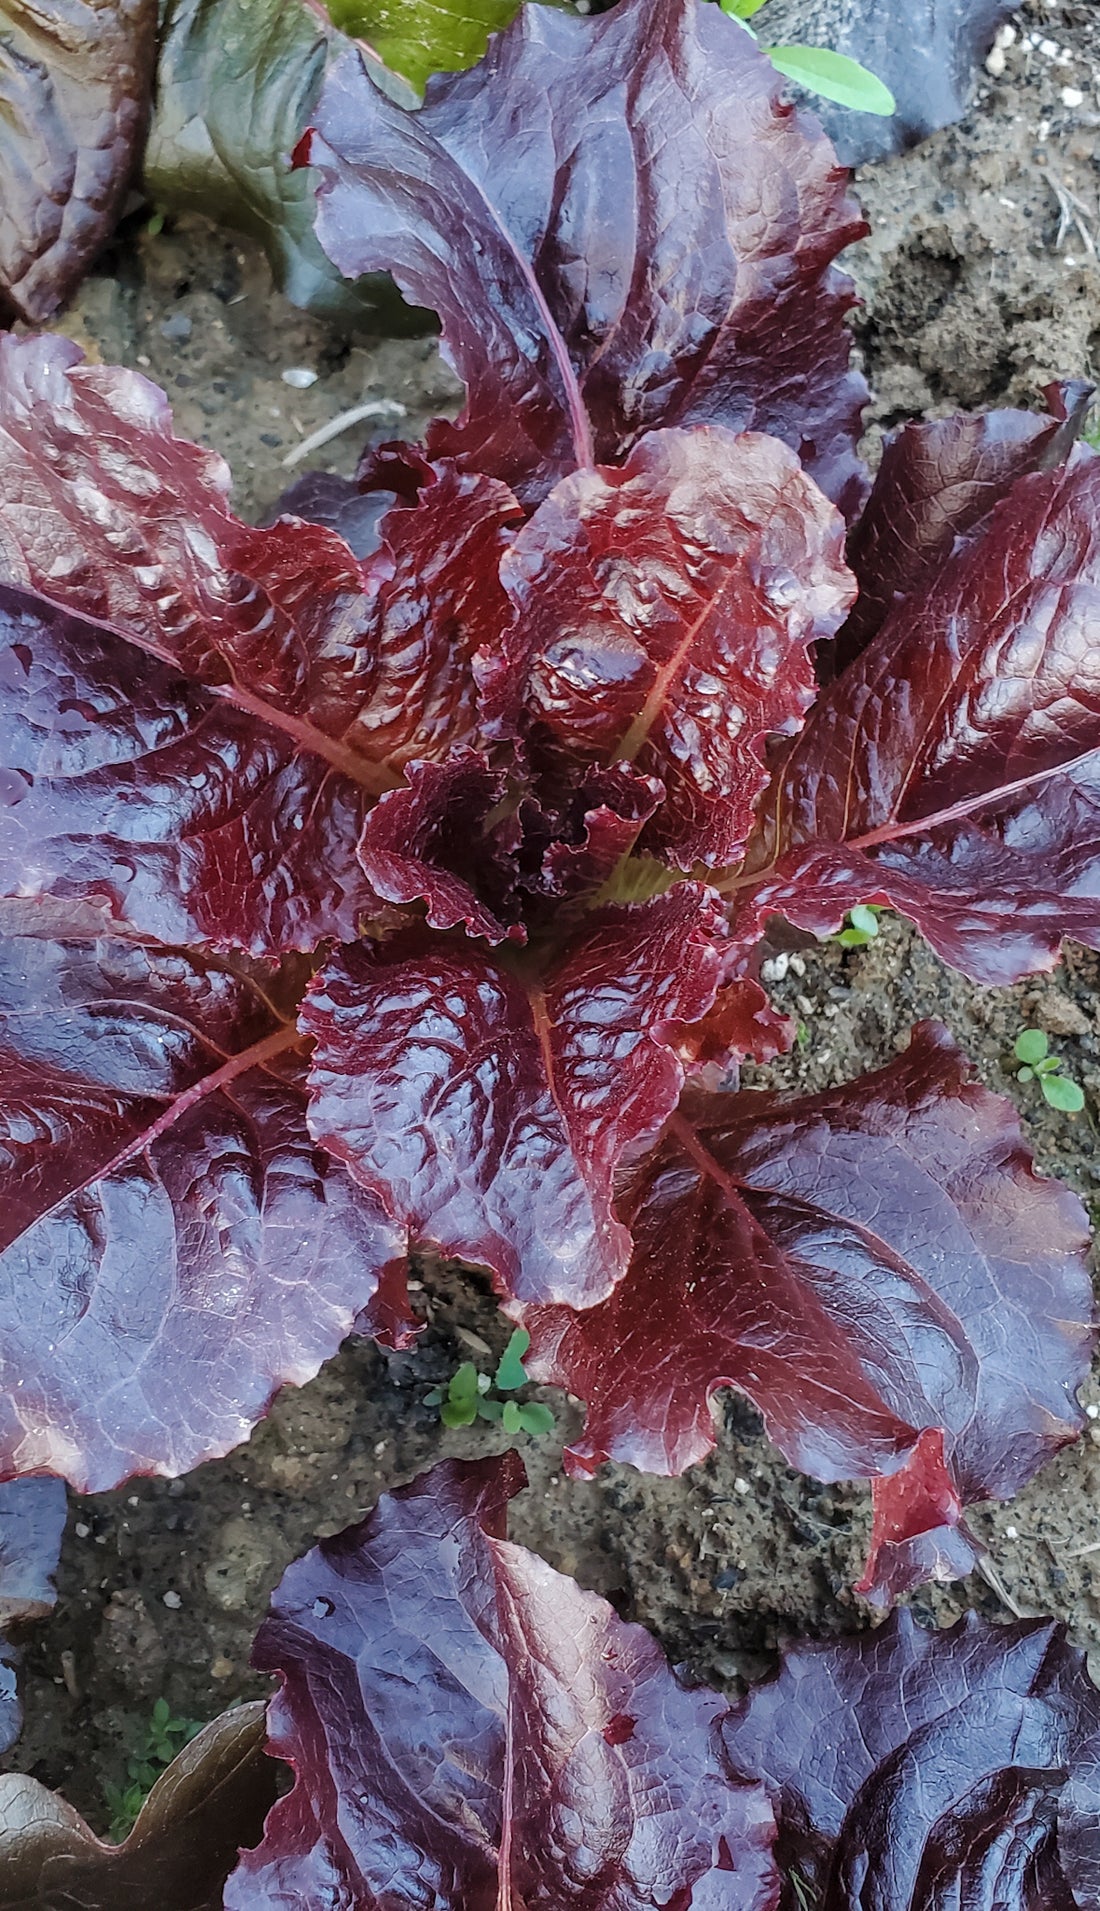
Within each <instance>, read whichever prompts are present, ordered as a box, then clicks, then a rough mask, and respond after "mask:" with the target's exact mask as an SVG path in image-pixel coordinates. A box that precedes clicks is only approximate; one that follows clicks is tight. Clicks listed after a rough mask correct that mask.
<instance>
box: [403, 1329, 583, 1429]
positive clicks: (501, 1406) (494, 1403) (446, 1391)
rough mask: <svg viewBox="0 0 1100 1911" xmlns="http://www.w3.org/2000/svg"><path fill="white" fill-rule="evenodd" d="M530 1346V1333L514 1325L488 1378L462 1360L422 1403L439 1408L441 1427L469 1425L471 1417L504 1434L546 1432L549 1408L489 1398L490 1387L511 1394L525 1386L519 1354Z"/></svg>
mask: <svg viewBox="0 0 1100 1911" xmlns="http://www.w3.org/2000/svg"><path fill="white" fill-rule="evenodd" d="M530 1345H531V1336H530V1334H529V1333H528V1332H527V1330H526V1328H525V1327H517V1328H516V1329H515V1332H514V1333H513V1334H512V1337H511V1339H510V1340H509V1342H508V1345H507V1347H506V1348H505V1349H504V1352H503V1353H502V1354H501V1356H500V1359H499V1361H498V1362H497V1370H496V1373H495V1374H494V1376H493V1378H492V1379H491V1380H490V1378H489V1376H488V1374H479V1373H478V1371H477V1368H476V1367H475V1366H474V1364H473V1362H472V1361H471V1360H466V1361H463V1363H462V1366H461V1367H459V1369H458V1370H457V1372H456V1373H454V1374H453V1375H452V1376H451V1379H450V1380H449V1381H448V1383H447V1386H446V1387H445V1388H444V1387H433V1388H432V1390H431V1392H430V1393H426V1394H425V1395H424V1405H425V1406H426V1407H438V1408H439V1417H440V1419H441V1420H442V1422H443V1425H444V1426H445V1427H469V1426H472V1425H473V1423H474V1421H475V1420H489V1421H491V1422H492V1423H493V1424H494V1425H495V1426H502V1427H503V1428H504V1431H505V1433H528V1434H530V1435H531V1436H532V1437H536V1436H537V1435H538V1434H540V1433H549V1431H550V1429H551V1427H552V1426H553V1424H554V1416H553V1414H552V1413H551V1411H550V1409H549V1407H544V1406H542V1405H540V1403H539V1402H538V1401H530V1402H528V1403H526V1404H523V1403H521V1402H520V1401H518V1400H494V1399H492V1398H491V1397H489V1396H491V1395H492V1393H493V1391H494V1389H495V1391H496V1392H497V1393H515V1392H516V1391H517V1389H518V1388H520V1387H524V1386H526V1384H527V1369H526V1367H525V1366H524V1364H523V1356H524V1354H525V1353H526V1352H527V1349H528V1348H529V1347H530Z"/></svg>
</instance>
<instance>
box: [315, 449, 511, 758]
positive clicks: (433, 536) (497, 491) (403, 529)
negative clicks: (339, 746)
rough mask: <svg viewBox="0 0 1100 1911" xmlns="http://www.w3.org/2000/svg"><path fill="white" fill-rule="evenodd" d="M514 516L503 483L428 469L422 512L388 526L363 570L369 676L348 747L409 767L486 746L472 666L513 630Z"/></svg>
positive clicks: (415, 507) (414, 509)
mask: <svg viewBox="0 0 1100 1911" xmlns="http://www.w3.org/2000/svg"><path fill="white" fill-rule="evenodd" d="M519 515H520V513H519V507H518V506H517V504H516V500H515V498H514V497H513V496H512V494H511V492H510V491H509V490H508V489H507V487H506V486H505V485H503V484H498V483H497V482H496V481H495V479H492V478H478V477H465V476H463V474H462V473H461V472H460V471H458V470H456V469H455V467H454V466H453V465H450V464H443V465H439V466H437V467H434V468H432V467H428V477H427V479H426V480H425V481H424V482H422V483H421V484H420V486H419V488H418V491H417V496H416V502H415V504H412V505H405V504H404V503H403V502H399V503H398V504H397V505H396V506H395V507H394V509H393V510H392V511H390V512H388V513H387V515H386V517H385V518H383V520H382V524H381V537H382V548H381V550H380V551H379V552H378V554H377V555H376V556H375V557H373V558H372V559H371V560H370V563H369V565H368V567H367V569H366V579H367V585H368V588H369V589H371V590H372V591H374V590H376V591H377V594H378V595H377V600H376V602H375V603H374V604H373V605H372V607H371V614H370V623H369V626H368V637H367V642H368V645H369V654H370V656H371V662H372V664H373V669H372V672H371V677H370V683H369V701H366V700H365V701H364V706H363V709H362V711H361V712H360V713H359V715H358V716H357V718H356V720H355V721H354V722H353V724H352V725H351V727H350V729H349V730H348V733H347V739H348V742H349V743H350V744H351V745H352V747H353V748H356V749H359V750H361V751H362V752H363V754H364V755H365V756H368V757H371V758H372V759H375V760H378V759H381V758H385V759H387V760H389V761H391V762H394V763H404V762H407V761H408V760H409V759H411V758H414V757H435V756H439V755H442V754H443V752H444V751H445V750H446V749H447V748H449V747H450V746H452V745H455V744H462V743H476V742H478V741H479V740H480V732H481V718H480V713H479V710H478V700H477V687H476V685H475V682H474V676H473V669H472V666H473V659H474V657H475V655H476V654H477V653H478V651H480V650H482V649H486V650H489V651H492V650H495V648H496V646H497V645H498V644H499V642H500V638H501V633H502V631H503V630H504V628H505V626H506V625H507V624H509V623H510V622H511V615H512V612H511V606H510V604H509V602H508V599H507V597H506V596H505V594H504V589H503V586H502V584H501V581H500V562H501V558H502V556H503V554H504V551H505V549H506V548H507V544H508V541H509V534H508V527H509V526H510V525H512V524H514V523H515V522H516V520H517V519H518V517H519ZM375 660H376V661H375Z"/></svg>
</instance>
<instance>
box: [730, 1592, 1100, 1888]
mask: <svg viewBox="0 0 1100 1911" xmlns="http://www.w3.org/2000/svg"><path fill="white" fill-rule="evenodd" d="M720 1729H721V1733H722V1738H723V1742H724V1744H725V1748H726V1754H727V1757H728V1758H729V1761H730V1766H731V1769H732V1770H733V1772H734V1773H735V1774H737V1775H738V1776H744V1777H746V1778H749V1777H751V1778H756V1779H762V1780H763V1782H764V1784H765V1785H766V1786H767V1788H768V1791H769V1792H770V1794H771V1798H772V1803H773V1804H774V1806H775V1809H776V1815H777V1817H778V1820H779V1838H778V1841H777V1845H776V1854H777V1856H778V1858H779V1861H780V1869H781V1871H782V1872H783V1874H784V1877H785V1879H786V1881H787V1882H786V1889H785V1892H784V1896H783V1901H782V1902H783V1907H784V1911H796V1907H798V1906H799V1905H805V1904H819V1905H822V1906H825V1905H827V1906H828V1907H829V1911H857V1908H861V1907H867V1906H872V1905H873V1906H874V1907H876V1911H915V1907H917V1906H921V1907H924V1906H928V1907H931V1906H934V1905H935V1906H940V1905H949V1904H955V1905H965V1906H966V1907H967V1911H1073V1907H1074V1905H1075V1904H1078V1905H1080V1906H1082V1907H1084V1906H1086V1905H1087V1906H1092V1905H1094V1904H1095V1902H1096V1899H1095V1895H1094V1891H1093V1886H1094V1883H1095V1878H1096V1870H1095V1851H1096V1849H1098V1848H1097V1847H1094V1848H1093V1852H1092V1854H1091V1856H1090V1855H1088V1854H1087V1853H1086V1850H1085V1846H1084V1843H1083V1841H1082V1834H1085V1835H1086V1836H1087V1834H1088V1833H1089V1831H1090V1827H1089V1825H1088V1822H1087V1806H1085V1808H1084V1809H1083V1808H1082V1807H1083V1805H1084V1794H1085V1790H1086V1788H1087V1787H1088V1786H1089V1785H1090V1784H1091V1785H1093V1786H1095V1783H1096V1778H1097V1756H1096V1754H1097V1736H1096V1735H1097V1732H1098V1730H1100V1693H1098V1692H1097V1690H1096V1687H1095V1686H1094V1685H1093V1683H1092V1681H1091V1680H1090V1678H1089V1676H1088V1673H1087V1671H1086V1669H1085V1659H1084V1654H1083V1653H1081V1652H1077V1651H1076V1650H1075V1649H1074V1648H1073V1647H1072V1646H1070V1645H1068V1644H1067V1642H1066V1636H1065V1630H1064V1628H1063V1627H1061V1626H1058V1625H1055V1623H1054V1622H1053V1620H1049V1619H1023V1620H1019V1621H1017V1623H1016V1624H1014V1625H1008V1626H995V1625H990V1624H989V1622H988V1621H987V1620H984V1619H979V1618H978V1616H977V1614H976V1613H972V1612H969V1613H967V1614H966V1616H965V1618H963V1619H961V1620H960V1621H959V1623H958V1624H957V1625H955V1626H952V1627H951V1629H950V1631H947V1632H924V1631H922V1630H921V1628H920V1627H919V1626H918V1625H916V1623H915V1622H914V1620H913V1617H912V1614H911V1613H909V1612H907V1611H905V1610H901V1611H898V1612H896V1613H894V1614H893V1615H892V1616H891V1617H890V1618H889V1619H888V1620H887V1621H886V1623H885V1624H884V1625H882V1626H880V1627H879V1628H878V1629H877V1630H876V1631H874V1632H871V1633H864V1634H863V1635H861V1636H860V1637H859V1638H855V1639H844V1640H840V1641H838V1642H836V1643H830V1644H820V1645H819V1644H806V1645H800V1646H796V1647H794V1648H792V1649H791V1650H790V1651H788V1652H787V1654H786V1655H785V1658H784V1662H783V1665H782V1667H781V1669H780V1672H779V1674H778V1677H776V1678H774V1679H771V1680H769V1681H768V1682H767V1683H766V1684H764V1685H761V1686H758V1687H757V1688H756V1690H755V1691H753V1692H751V1693H750V1694H749V1696H748V1698H747V1699H745V1700H744V1701H743V1702H742V1704H741V1705H740V1706H739V1707H738V1708H737V1710H736V1712H734V1713H733V1714H732V1715H731V1716H730V1717H729V1718H727V1719H725V1720H724V1721H723V1723H722V1726H721V1728H720ZM1067 1779H1068V1783H1067ZM1075 1892H1076V1893H1077V1896H1076V1897H1075V1896H1074V1895H1073V1894H1074V1893H1075Z"/></svg>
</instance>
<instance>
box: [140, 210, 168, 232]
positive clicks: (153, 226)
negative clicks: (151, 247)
mask: <svg viewBox="0 0 1100 1911" xmlns="http://www.w3.org/2000/svg"><path fill="white" fill-rule="evenodd" d="M167 217H168V211H167V208H166V207H165V206H156V207H155V208H154V210H153V213H152V216H151V218H150V219H149V221H148V223H147V225H146V227H145V230H146V232H147V234H148V236H149V238H150V239H157V238H159V237H160V234H161V233H162V232H163V231H164V222H165V220H166V219H167Z"/></svg>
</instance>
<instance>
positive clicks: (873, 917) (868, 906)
mask: <svg viewBox="0 0 1100 1911" xmlns="http://www.w3.org/2000/svg"><path fill="white" fill-rule="evenodd" d="M879 915H880V908H879V905H878V904H877V903H873V902H857V904H856V906H855V908H854V909H849V911H848V914H847V917H846V919H845V925H844V928H843V929H841V930H840V931H839V932H838V934H837V938H836V939H837V941H838V942H839V944H840V946H841V948H842V949H865V948H866V947H867V944H868V943H869V942H873V941H874V939H875V937H876V936H877V935H878V926H879V925H878V919H879Z"/></svg>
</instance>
